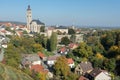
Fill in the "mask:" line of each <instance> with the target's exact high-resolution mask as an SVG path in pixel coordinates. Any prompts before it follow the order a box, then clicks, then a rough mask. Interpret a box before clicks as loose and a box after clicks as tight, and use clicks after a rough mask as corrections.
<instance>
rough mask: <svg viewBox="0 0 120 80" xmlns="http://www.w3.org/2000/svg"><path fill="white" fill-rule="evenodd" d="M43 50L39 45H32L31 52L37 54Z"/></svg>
mask: <svg viewBox="0 0 120 80" xmlns="http://www.w3.org/2000/svg"><path fill="white" fill-rule="evenodd" d="M42 50H43V47H42V46H41V45H40V44H37V43H35V44H33V50H32V51H33V52H39V51H42Z"/></svg>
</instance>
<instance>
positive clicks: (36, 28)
mask: <svg viewBox="0 0 120 80" xmlns="http://www.w3.org/2000/svg"><path fill="white" fill-rule="evenodd" d="M26 16H27V31H28V33H40V31H41V30H40V29H41V27H42V26H45V24H44V23H42V22H41V21H39V20H32V10H31V8H30V5H28V9H27V14H26Z"/></svg>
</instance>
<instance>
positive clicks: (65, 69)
mask: <svg viewBox="0 0 120 80" xmlns="http://www.w3.org/2000/svg"><path fill="white" fill-rule="evenodd" d="M54 69H55V74H56V75H57V76H64V78H66V77H67V76H68V74H69V72H70V68H69V66H68V63H67V59H66V57H64V56H61V57H59V58H58V59H57V61H56V63H55V65H54Z"/></svg>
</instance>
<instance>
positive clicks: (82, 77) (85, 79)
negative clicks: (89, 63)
mask: <svg viewBox="0 0 120 80" xmlns="http://www.w3.org/2000/svg"><path fill="white" fill-rule="evenodd" d="M79 80H88V79H87V78H86V77H84V76H80V78H79Z"/></svg>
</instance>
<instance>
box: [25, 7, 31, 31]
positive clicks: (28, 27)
mask: <svg viewBox="0 0 120 80" xmlns="http://www.w3.org/2000/svg"><path fill="white" fill-rule="evenodd" d="M26 16H27V30H28V32H30V23H31V21H32V11H31V9H30V5H28V9H27V14H26Z"/></svg>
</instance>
